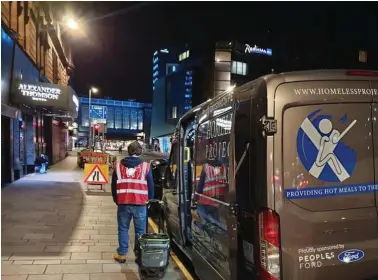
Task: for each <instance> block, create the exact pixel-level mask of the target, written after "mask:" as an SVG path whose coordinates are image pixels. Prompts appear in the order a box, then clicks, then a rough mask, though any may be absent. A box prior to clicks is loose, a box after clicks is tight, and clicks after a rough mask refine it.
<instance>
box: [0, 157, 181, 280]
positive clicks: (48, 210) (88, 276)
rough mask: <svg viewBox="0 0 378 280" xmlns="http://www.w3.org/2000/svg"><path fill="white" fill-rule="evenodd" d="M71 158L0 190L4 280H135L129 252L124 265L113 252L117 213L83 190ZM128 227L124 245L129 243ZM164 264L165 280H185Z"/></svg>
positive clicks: (99, 195)
mask: <svg viewBox="0 0 378 280" xmlns="http://www.w3.org/2000/svg"><path fill="white" fill-rule="evenodd" d="M83 177H84V176H83V170H82V169H78V168H77V167H76V157H71V156H69V157H67V158H66V159H65V160H63V161H62V162H60V163H58V164H56V165H54V166H52V167H51V169H49V170H48V173H47V174H43V175H42V174H33V175H29V176H26V177H24V178H22V179H20V180H18V181H16V182H15V183H14V184H11V185H9V186H7V187H6V188H3V189H2V191H1V192H2V193H1V196H2V200H1V204H2V205H1V206H2V224H1V225H2V229H3V231H2V240H1V251H2V252H1V253H2V254H1V255H2V258H1V259H2V272H1V274H2V277H1V279H4V280H45V279H46V280H47V279H48V280H58V279H59V280H108V279H111V280H121V279H122V280H125V279H126V280H139V279H140V277H139V274H138V266H137V265H136V264H135V262H134V261H135V256H134V253H133V252H132V251H130V252H129V254H128V256H127V261H126V263H125V264H118V263H116V262H115V261H114V260H113V255H114V253H115V252H116V249H117V247H118V235H117V218H116V213H117V208H116V205H115V204H114V203H113V200H112V197H111V195H110V186H109V185H107V186H105V188H104V189H105V195H104V193H99V192H95V191H88V190H87V186H85V185H84V184H83ZM133 238H134V233H133V225H131V228H130V246H132V244H133ZM176 270H177V266H176V265H175V264H174V263H173V262H172V264H170V265H169V269H168V271H167V275H166V277H165V278H164V279H165V280H176V279H185V277H184V276H183V275H182V274H181V273H180V272H176Z"/></svg>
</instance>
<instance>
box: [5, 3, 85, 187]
mask: <svg viewBox="0 0 378 280" xmlns="http://www.w3.org/2000/svg"><path fill="white" fill-rule="evenodd" d="M62 18H63V15H62V14H60V11H59V10H57V9H55V8H54V4H53V3H51V2H32V1H2V2H1V58H2V61H1V138H2V141H1V149H2V153H1V183H2V186H4V185H5V184H6V183H10V182H13V181H14V180H17V179H19V178H21V177H23V176H24V175H25V174H27V173H30V172H34V161H35V158H36V156H37V155H38V154H41V153H44V154H46V155H47V156H48V158H49V163H50V164H54V163H56V162H58V161H59V160H61V159H63V158H65V156H66V151H67V138H68V130H67V122H66V121H67V120H72V118H75V117H76V116H77V112H78V106H79V102H78V98H77V96H76V94H75V92H74V90H73V89H72V88H71V87H69V86H68V82H69V79H70V76H71V74H72V71H73V69H74V66H73V63H72V58H71V53H70V50H69V47H68V45H67V41H66V38H65V37H64V35H63V34H62V24H63V23H62V22H61V19H62Z"/></svg>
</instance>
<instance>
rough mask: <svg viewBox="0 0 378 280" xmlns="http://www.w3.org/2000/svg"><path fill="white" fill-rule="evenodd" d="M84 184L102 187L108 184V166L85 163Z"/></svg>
mask: <svg viewBox="0 0 378 280" xmlns="http://www.w3.org/2000/svg"><path fill="white" fill-rule="evenodd" d="M84 178H85V179H84V183H87V184H93V185H103V184H107V183H108V182H109V166H108V165H107V164H92V163H86V164H85V167H84Z"/></svg>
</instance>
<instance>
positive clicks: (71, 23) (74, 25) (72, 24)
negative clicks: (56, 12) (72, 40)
mask: <svg viewBox="0 0 378 280" xmlns="http://www.w3.org/2000/svg"><path fill="white" fill-rule="evenodd" d="M62 24H63V25H64V26H66V27H67V28H68V29H72V30H77V29H79V24H78V22H77V21H76V20H74V19H73V18H72V17H68V16H64V17H63V20H62Z"/></svg>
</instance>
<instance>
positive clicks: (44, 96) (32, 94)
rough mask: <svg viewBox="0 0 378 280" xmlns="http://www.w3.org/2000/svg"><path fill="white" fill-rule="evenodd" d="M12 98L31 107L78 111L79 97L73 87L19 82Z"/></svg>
mask: <svg viewBox="0 0 378 280" xmlns="http://www.w3.org/2000/svg"><path fill="white" fill-rule="evenodd" d="M11 100H12V102H13V103H15V104H25V105H28V106H29V107H45V108H48V107H49V108H53V109H61V110H68V111H69V112H71V113H72V114H74V115H77V111H78V107H79V104H78V99H77V96H76V94H75V92H74V90H73V89H72V88H71V87H68V86H61V85H55V84H48V83H28V82H23V81H21V82H17V83H15V84H14V87H13V90H12V96H11Z"/></svg>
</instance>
